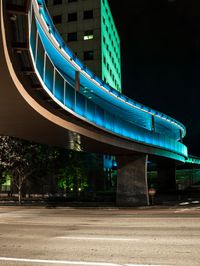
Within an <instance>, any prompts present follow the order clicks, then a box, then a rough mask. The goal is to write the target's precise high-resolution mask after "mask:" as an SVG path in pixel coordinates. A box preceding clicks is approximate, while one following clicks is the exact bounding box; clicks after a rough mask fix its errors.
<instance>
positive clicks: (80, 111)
mask: <svg viewBox="0 0 200 266" xmlns="http://www.w3.org/2000/svg"><path fill="white" fill-rule="evenodd" d="M29 19H30V52H31V55H32V60H33V64H34V67H35V71H36V73H37V74H38V78H39V80H40V82H41V84H42V85H43V88H44V89H45V90H46V92H47V93H48V94H49V95H50V97H52V98H53V100H54V101H55V102H56V103H57V104H59V105H60V106H61V107H62V108H63V109H65V110H66V111H68V112H70V113H72V114H73V115H75V116H76V117H78V118H80V119H83V120H85V121H87V122H88V123H90V124H92V125H94V126H97V127H99V128H101V129H103V130H106V131H107V132H109V133H112V134H115V135H117V136H120V137H123V138H126V139H129V140H133V141H136V142H139V143H142V144H147V145H150V146H155V147H158V148H161V149H165V150H167V151H171V152H173V153H176V154H177V155H181V156H183V157H187V148H186V146H185V145H183V144H182V143H180V142H177V141H175V140H174V139H171V138H169V137H167V136H165V135H161V134H158V133H156V132H154V131H149V130H145V129H144V128H142V127H139V126H136V125H134V124H133V123H130V122H128V121H124V120H123V119H122V118H120V117H119V115H117V114H116V115H114V114H113V113H111V112H108V111H106V110H105V109H104V108H103V107H102V106H99V105H97V104H95V103H94V102H93V101H91V100H90V99H88V98H87V97H85V96H84V95H83V94H81V93H80V92H79V91H77V90H76V89H75V87H74V86H72V84H70V83H69V81H68V80H67V79H66V78H64V76H63V75H62V74H61V73H60V71H59V70H58V69H57V67H56V66H55V65H54V64H53V62H52V61H51V59H50V57H49V56H48V54H47V53H46V49H45V47H44V45H43V42H42V40H41V38H40V34H39V31H38V27H39V26H40V25H39V22H38V21H37V19H36V17H35V14H34V11H33V9H32V15H31V16H29ZM49 23H51V22H49ZM183 160H184V159H183Z"/></svg>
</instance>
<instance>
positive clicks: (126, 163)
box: [116, 155, 149, 206]
mask: <svg viewBox="0 0 200 266" xmlns="http://www.w3.org/2000/svg"><path fill="white" fill-rule="evenodd" d="M147 158H148V156H147V155H137V156H117V158H116V159H117V169H118V170H117V198H116V204H117V206H139V205H149V196H148V186H147Z"/></svg>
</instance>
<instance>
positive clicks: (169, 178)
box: [158, 165, 176, 192]
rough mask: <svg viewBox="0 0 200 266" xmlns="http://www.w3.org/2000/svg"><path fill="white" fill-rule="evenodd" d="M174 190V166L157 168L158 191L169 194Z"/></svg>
mask: <svg viewBox="0 0 200 266" xmlns="http://www.w3.org/2000/svg"><path fill="white" fill-rule="evenodd" d="M175 190H176V167H175V165H160V166H158V191H159V192H171V191H175Z"/></svg>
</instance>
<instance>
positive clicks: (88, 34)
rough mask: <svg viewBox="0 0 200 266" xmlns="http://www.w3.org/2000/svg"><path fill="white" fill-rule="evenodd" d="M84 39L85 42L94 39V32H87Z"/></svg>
mask: <svg viewBox="0 0 200 266" xmlns="http://www.w3.org/2000/svg"><path fill="white" fill-rule="evenodd" d="M83 39H84V40H85V41H87V40H92V39H94V33H93V30H87V31H85V34H84V36H83Z"/></svg>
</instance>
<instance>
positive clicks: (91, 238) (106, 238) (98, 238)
mask: <svg viewBox="0 0 200 266" xmlns="http://www.w3.org/2000/svg"><path fill="white" fill-rule="evenodd" d="M56 238H58V239H69V240H100V241H139V239H137V238H114V237H81V236H58V237H56Z"/></svg>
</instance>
